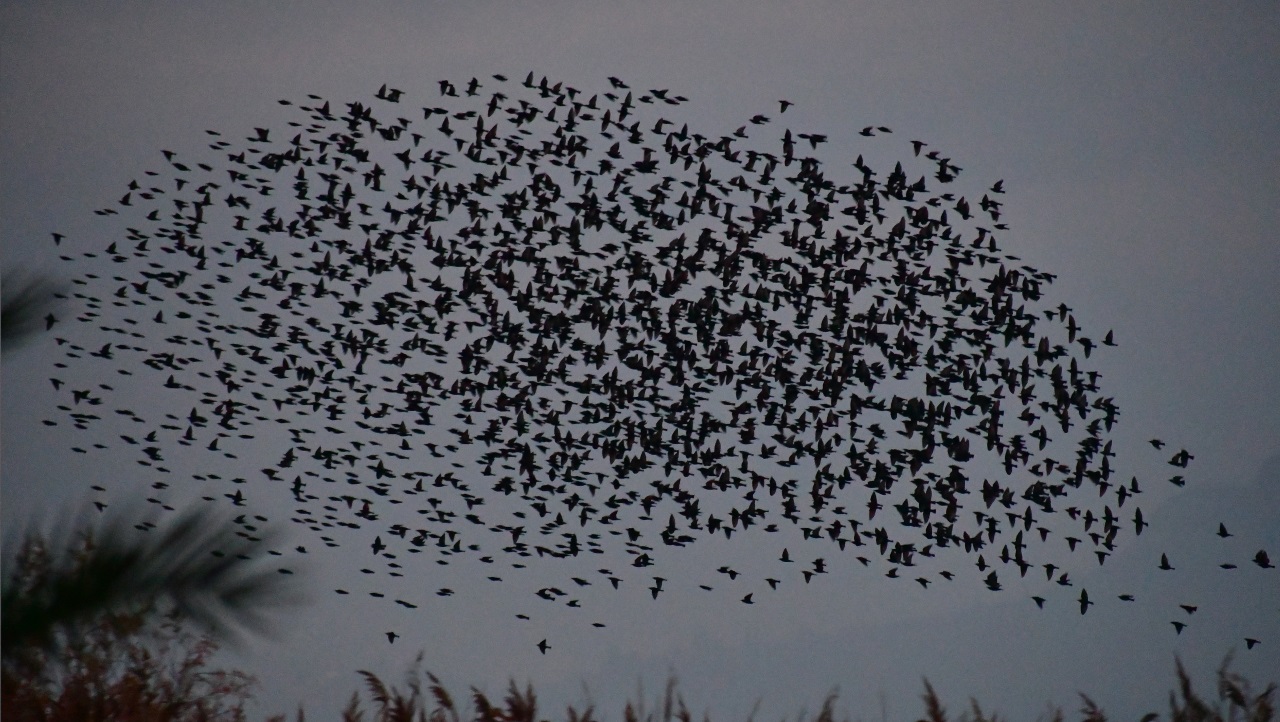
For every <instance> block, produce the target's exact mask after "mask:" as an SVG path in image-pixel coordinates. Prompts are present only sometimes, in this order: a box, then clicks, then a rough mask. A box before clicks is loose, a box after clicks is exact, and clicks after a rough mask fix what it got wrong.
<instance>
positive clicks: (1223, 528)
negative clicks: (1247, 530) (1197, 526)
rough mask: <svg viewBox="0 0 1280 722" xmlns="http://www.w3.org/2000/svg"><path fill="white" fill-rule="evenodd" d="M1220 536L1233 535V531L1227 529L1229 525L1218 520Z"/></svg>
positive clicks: (1224, 537)
mask: <svg viewBox="0 0 1280 722" xmlns="http://www.w3.org/2000/svg"><path fill="white" fill-rule="evenodd" d="M1218 536H1219V537H1221V538H1223V539H1226V538H1228V537H1230V536H1232V534H1231V532H1229V531H1227V525H1226V524H1223V523H1222V522H1218Z"/></svg>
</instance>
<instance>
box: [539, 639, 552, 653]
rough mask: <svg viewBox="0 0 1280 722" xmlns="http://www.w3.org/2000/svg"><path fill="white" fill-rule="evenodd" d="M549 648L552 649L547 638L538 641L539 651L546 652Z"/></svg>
mask: <svg viewBox="0 0 1280 722" xmlns="http://www.w3.org/2000/svg"><path fill="white" fill-rule="evenodd" d="M548 649H551V645H549V644H547V640H545V639H544V640H542V641H541V642H538V651H539V652H541V653H543V654H546V653H547V650H548Z"/></svg>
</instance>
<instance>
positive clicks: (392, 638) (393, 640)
mask: <svg viewBox="0 0 1280 722" xmlns="http://www.w3.org/2000/svg"><path fill="white" fill-rule="evenodd" d="M399 636H400V635H399V634H396V633H395V632H387V642H388V643H389V644H395V643H396V639H397V638H399Z"/></svg>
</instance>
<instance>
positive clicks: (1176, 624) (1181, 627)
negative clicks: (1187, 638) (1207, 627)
mask: <svg viewBox="0 0 1280 722" xmlns="http://www.w3.org/2000/svg"><path fill="white" fill-rule="evenodd" d="M1170 624H1172V625H1173V629H1174V631H1175V632H1177V633H1178V634H1182V630H1184V629H1186V628H1187V625H1186V624H1185V623H1183V622H1177V621H1174V622H1170Z"/></svg>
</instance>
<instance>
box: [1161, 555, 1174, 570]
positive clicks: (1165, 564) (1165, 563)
mask: <svg viewBox="0 0 1280 722" xmlns="http://www.w3.org/2000/svg"><path fill="white" fill-rule="evenodd" d="M1158 568H1159V569H1161V570H1163V571H1171V570H1172V569H1173V568H1174V567H1173V565H1172V564H1170V563H1169V555H1168V554H1161V555H1160V566H1159V567H1158Z"/></svg>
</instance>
